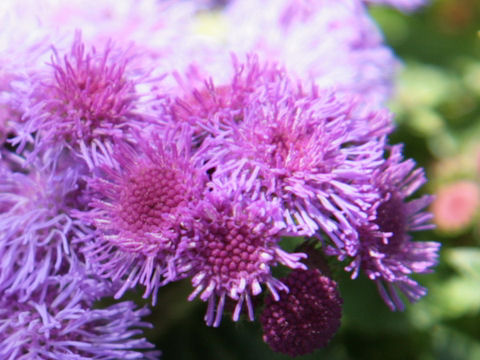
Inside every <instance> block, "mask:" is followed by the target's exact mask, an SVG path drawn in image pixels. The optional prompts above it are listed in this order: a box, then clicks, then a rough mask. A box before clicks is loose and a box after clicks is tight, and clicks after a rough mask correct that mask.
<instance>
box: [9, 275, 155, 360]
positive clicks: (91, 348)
mask: <svg viewBox="0 0 480 360" xmlns="http://www.w3.org/2000/svg"><path fill="white" fill-rule="evenodd" d="M101 288H102V285H101V284H100V283H97V282H95V281H90V280H86V279H79V278H75V277H70V276H67V277H49V278H47V279H46V280H45V282H44V287H43V288H42V290H41V291H36V292H34V293H32V294H31V296H30V297H29V299H28V301H25V302H23V301H20V300H19V298H18V297H17V296H16V294H15V293H14V294H10V295H8V296H5V295H2V296H1V297H0V330H1V331H0V357H1V358H2V359H9V360H13V359H24V360H30V359H42V360H43V359H44V360H47V359H50V360H53V359H72V360H73V359H85V360H86V359H104V360H107V359H111V360H114V359H145V358H146V359H152V360H153V359H157V358H158V356H159V352H158V351H151V350H150V349H151V348H152V347H153V345H152V344H150V343H149V342H148V341H147V340H146V339H145V338H140V337H138V335H139V334H141V333H142V331H141V329H140V328H145V327H150V326H151V325H150V324H148V323H146V322H143V321H141V318H142V317H143V316H146V315H148V314H149V311H148V309H146V308H142V309H135V305H134V304H133V303H132V302H121V303H117V304H114V305H111V306H109V307H107V308H103V309H98V308H97V309H94V308H93V307H92V305H93V300H94V298H95V297H92V295H91V293H92V292H93V293H95V294H97V295H98V291H101ZM145 350H146V351H145ZM144 351H145V352H144Z"/></svg>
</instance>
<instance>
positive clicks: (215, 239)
mask: <svg viewBox="0 0 480 360" xmlns="http://www.w3.org/2000/svg"><path fill="white" fill-rule="evenodd" d="M203 240H204V250H203V252H204V259H205V262H206V265H207V268H209V270H210V272H211V273H212V274H215V275H219V276H220V277H221V278H222V281H228V280H231V279H238V278H240V277H242V273H243V274H252V273H255V272H256V271H258V270H259V269H260V268H259V265H260V262H259V260H260V258H259V254H258V251H257V249H259V248H261V247H263V246H264V243H265V238H264V237H263V236H261V234H259V235H255V234H253V233H252V230H251V227H250V226H246V225H241V226H239V225H237V224H236V223H235V222H234V221H231V220H230V221H227V222H225V223H224V224H218V223H212V224H211V225H210V226H209V229H208V231H207V232H206V234H205V236H204V238H203Z"/></svg>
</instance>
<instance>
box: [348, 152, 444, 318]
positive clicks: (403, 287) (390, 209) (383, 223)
mask: <svg viewBox="0 0 480 360" xmlns="http://www.w3.org/2000/svg"><path fill="white" fill-rule="evenodd" d="M414 167H415V163H414V162H413V161H412V160H403V157H402V153H401V146H393V147H392V148H391V150H390V156H389V158H388V159H387V160H386V161H385V163H384V164H383V165H382V166H381V167H379V169H377V170H376V171H375V173H374V174H372V180H371V181H372V184H373V185H374V186H375V187H376V188H377V191H378V194H379V198H378V199H377V200H376V201H375V202H374V203H373V205H372V207H371V208H370V210H369V219H370V221H369V222H366V223H364V224H362V225H361V226H359V228H358V234H359V241H355V242H353V243H352V246H351V247H350V246H347V247H346V252H347V254H346V255H348V256H352V257H353V258H354V260H353V261H352V263H351V264H350V265H349V266H348V267H347V270H349V271H353V274H352V277H356V276H357V275H358V273H359V271H360V270H362V271H363V272H364V273H365V274H366V275H367V276H368V277H369V278H370V279H371V280H374V281H375V282H376V283H377V286H378V289H379V292H380V294H381V296H382V298H383V299H384V300H385V302H386V304H387V305H388V306H389V307H390V308H391V309H392V310H395V309H399V310H403V308H404V305H403V303H402V301H401V299H400V298H399V296H398V293H397V290H400V291H401V292H403V293H404V294H405V295H406V297H407V298H408V300H409V301H411V302H414V301H416V300H418V299H419V298H421V297H422V296H424V295H425V294H426V292H427V291H426V289H425V288H424V287H422V286H420V285H419V284H418V283H417V282H416V281H415V280H413V279H411V278H410V275H411V274H414V273H420V274H421V273H428V272H431V268H432V267H433V266H434V265H436V263H437V257H438V250H439V248H440V244H439V243H437V242H416V241H412V240H411V237H410V235H409V232H410V231H420V230H426V229H431V228H433V225H432V224H430V220H431V218H432V215H431V214H430V213H427V212H425V211H423V209H424V208H425V207H426V206H427V205H429V204H430V203H431V201H432V197H431V196H427V195H425V196H422V197H421V198H418V199H415V200H410V201H407V200H406V199H407V198H408V197H409V196H410V195H412V194H413V193H414V192H415V191H416V190H417V189H418V188H419V187H420V186H422V185H423V184H424V183H425V182H426V179H425V177H424V173H423V170H422V169H415V170H414ZM341 258H342V259H343V258H344V256H341Z"/></svg>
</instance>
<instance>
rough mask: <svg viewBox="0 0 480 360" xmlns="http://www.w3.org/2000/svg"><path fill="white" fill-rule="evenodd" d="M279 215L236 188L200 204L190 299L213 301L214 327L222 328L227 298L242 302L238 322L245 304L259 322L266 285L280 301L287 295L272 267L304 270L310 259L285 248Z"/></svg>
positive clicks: (236, 313) (210, 308)
mask: <svg viewBox="0 0 480 360" xmlns="http://www.w3.org/2000/svg"><path fill="white" fill-rule="evenodd" d="M279 215H280V214H279V209H278V207H277V206H274V205H272V204H271V203H268V202H266V201H264V200H261V199H258V200H256V201H251V200H250V201H248V200H247V199H246V198H244V197H243V195H242V192H241V191H235V190H233V189H217V190H214V191H213V192H211V193H207V194H206V196H205V199H204V201H202V202H201V203H200V204H199V207H198V212H197V216H196V217H197V224H196V240H195V242H192V244H191V246H190V248H191V249H190V257H191V259H192V266H193V270H192V274H194V276H193V277H192V284H193V286H194V287H195V291H194V292H193V293H192V294H191V295H190V297H189V300H192V299H194V298H195V297H196V296H197V295H199V294H200V298H201V299H202V300H203V301H208V310H207V313H206V315H205V320H206V322H207V324H208V325H213V326H219V325H220V321H221V318H222V314H223V308H224V305H225V302H226V301H227V298H230V299H231V300H233V301H234V302H235V303H236V306H235V309H234V312H233V320H234V321H237V320H238V318H239V316H240V313H241V311H242V306H243V304H244V303H246V308H247V311H248V316H249V318H250V320H253V318H254V310H253V305H252V297H253V296H256V295H258V294H260V293H261V291H262V288H261V284H264V285H266V286H267V287H268V288H269V290H270V292H271V293H272V296H273V297H274V298H276V299H278V298H279V295H278V291H285V290H287V288H286V287H285V285H284V284H282V283H281V282H280V281H278V280H277V279H275V278H274V277H273V275H272V273H271V268H272V267H273V266H275V265H276V264H277V263H281V264H283V265H286V266H288V267H291V268H304V265H303V264H302V263H300V262H299V260H300V259H301V258H303V257H304V254H289V253H286V252H285V251H283V250H282V249H281V248H280V246H279V241H280V235H281V231H282V230H283V226H282V225H281V222H279V221H278V217H279ZM217 301H218V303H217ZM216 303H217V305H216V306H215V304H216Z"/></svg>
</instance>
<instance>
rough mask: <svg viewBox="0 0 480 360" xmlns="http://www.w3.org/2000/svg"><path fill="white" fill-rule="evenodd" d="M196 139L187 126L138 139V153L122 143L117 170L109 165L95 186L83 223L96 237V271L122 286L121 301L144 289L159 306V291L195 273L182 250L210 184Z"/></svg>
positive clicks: (90, 250) (91, 248)
mask: <svg viewBox="0 0 480 360" xmlns="http://www.w3.org/2000/svg"><path fill="white" fill-rule="evenodd" d="M191 140H192V133H191V131H189V130H188V129H187V128H186V127H182V128H181V129H180V130H179V131H172V132H171V133H168V134H164V135H162V138H160V136H153V135H152V136H146V135H145V137H139V138H138V143H137V145H136V146H135V147H133V146H130V145H128V144H125V143H119V144H117V146H115V148H114V155H113V157H114V163H112V164H104V165H102V166H101V167H100V169H99V170H100V171H99V177H97V178H94V179H93V180H92V181H91V182H90V185H91V186H92V188H93V189H94V191H95V192H96V193H95V194H94V195H93V199H92V201H91V206H92V209H91V211H89V212H87V213H85V214H83V215H82V216H83V219H85V220H86V221H88V222H89V223H92V224H93V225H95V227H96V229H97V237H96V239H94V241H93V242H91V244H89V245H88V246H87V248H86V250H85V252H86V255H87V257H88V258H89V259H90V260H91V261H92V262H93V263H94V266H95V267H96V271H98V272H100V273H101V274H103V275H104V276H106V277H109V278H111V279H112V280H114V281H116V280H119V279H120V280H121V282H123V286H122V287H121V289H120V290H119V291H118V293H117V295H116V297H120V296H121V295H122V294H123V293H124V292H125V291H126V290H127V289H128V288H133V287H134V286H136V284H137V283H140V284H142V285H144V286H145V288H146V289H145V297H148V296H149V295H150V294H153V299H152V302H153V303H155V302H156V293H157V290H158V288H159V286H161V285H162V284H164V283H165V282H168V281H172V280H178V279H179V278H180V277H181V276H182V273H183V272H184V271H185V270H186V267H187V266H188V264H186V259H185V258H184V257H182V256H181V249H180V248H179V246H178V245H179V243H180V242H181V241H182V238H183V237H187V238H188V237H189V236H191V235H190V232H191V227H192V225H191V222H192V208H193V207H194V206H195V204H196V202H198V200H199V199H200V198H201V196H202V193H203V190H204V186H205V183H206V181H207V175H206V172H205V171H203V172H202V171H201V170H199V169H198V168H197V167H199V166H198V164H197V163H196V161H197V160H196V159H195V158H194V157H193V156H192V145H191Z"/></svg>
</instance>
